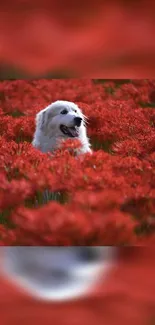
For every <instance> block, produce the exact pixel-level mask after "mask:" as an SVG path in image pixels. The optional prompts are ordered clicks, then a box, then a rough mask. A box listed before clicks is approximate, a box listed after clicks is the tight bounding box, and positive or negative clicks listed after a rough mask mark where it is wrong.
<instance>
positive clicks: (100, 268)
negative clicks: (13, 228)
mask: <svg viewBox="0 0 155 325" xmlns="http://www.w3.org/2000/svg"><path fill="white" fill-rule="evenodd" d="M111 259H113V250H111V248H110V247H69V248H68V247H55V248H54V247H31V248H29V247H13V248H11V247H7V248H5V255H4V265H5V272H6V273H7V274H8V275H11V274H12V276H13V278H14V280H15V279H17V280H18V283H19V284H20V285H21V286H22V287H25V289H26V290H27V291H29V292H30V293H31V294H32V295H36V296H38V297H40V298H42V299H47V300H48V299H49V300H57V301H62V300H66V299H73V298H76V297H78V296H81V295H83V294H84V293H87V292H88V291H89V290H92V286H94V285H95V284H96V282H98V277H99V275H100V274H101V273H103V272H105V271H106V272H107V268H108V269H109V267H110V265H111Z"/></svg>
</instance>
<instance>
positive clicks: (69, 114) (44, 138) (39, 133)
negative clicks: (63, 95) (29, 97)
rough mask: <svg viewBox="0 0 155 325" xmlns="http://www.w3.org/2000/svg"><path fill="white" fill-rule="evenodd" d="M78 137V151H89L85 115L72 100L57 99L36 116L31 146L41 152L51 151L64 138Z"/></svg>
mask: <svg viewBox="0 0 155 325" xmlns="http://www.w3.org/2000/svg"><path fill="white" fill-rule="evenodd" d="M68 138H70V139H79V140H80V142H81V148H80V149H79V151H78V154H80V153H87V152H89V153H91V152H92V151H91V149H90V142H89V139H88V137H87V133H86V117H85V116H84V115H83V114H82V112H81V109H80V108H79V107H78V106H77V105H76V104H74V103H73V102H69V101H63V100H57V101H56V102H54V103H52V104H50V105H49V106H47V107H46V108H45V109H43V110H42V111H40V112H39V113H38V114H37V116H36V130H35V134H34V139H33V142H32V144H33V146H34V147H35V148H38V149H40V150H41V151H42V152H48V151H53V150H55V149H57V148H58V147H59V146H60V145H61V141H62V140H65V139H68Z"/></svg>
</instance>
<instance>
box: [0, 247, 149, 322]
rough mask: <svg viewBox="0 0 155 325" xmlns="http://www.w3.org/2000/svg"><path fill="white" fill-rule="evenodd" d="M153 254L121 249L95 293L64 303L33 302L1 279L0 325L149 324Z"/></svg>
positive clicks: (143, 249) (136, 249) (143, 250)
mask: <svg viewBox="0 0 155 325" xmlns="http://www.w3.org/2000/svg"><path fill="white" fill-rule="evenodd" d="M154 253H155V252H154V249H153V248H150V249H148V248H146V249H145V248H125V249H124V251H123V252H122V253H121V254H120V257H119V259H118V265H117V266H116V267H115V268H114V269H113V270H112V271H111V274H110V275H109V277H108V278H107V280H106V282H104V281H103V283H100V287H99V288H96V292H93V293H92V295H90V296H88V297H87V298H82V299H79V300H77V301H71V302H65V303H58V304H57V303H44V302H41V301H36V300H33V299H31V298H30V297H27V296H24V294H22V293H21V292H20V291H19V290H17V289H16V288H15V287H13V285H11V284H9V283H8V282H6V281H5V280H2V278H1V279H0V287H1V291H0V312H1V325H19V324H22V325H27V324H29V325H32V324H38V325H42V324H44V325H51V324H57V325H73V324H74V325H83V324H86V325H96V324H97V325H104V324H105V325H120V324H122V325H123V324H126V325H131V324H132V325H151V324H152V325H153V324H154V322H155V277H154V270H155V257H154V256H155V254H154Z"/></svg>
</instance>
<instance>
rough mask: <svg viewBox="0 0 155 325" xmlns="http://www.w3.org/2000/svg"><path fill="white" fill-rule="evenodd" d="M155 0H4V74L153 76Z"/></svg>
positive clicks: (0, 58)
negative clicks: (96, 0) (95, 0)
mask: <svg viewBox="0 0 155 325" xmlns="http://www.w3.org/2000/svg"><path fill="white" fill-rule="evenodd" d="M154 34H155V2H154V1H146V0H141V1H136V2H135V1H101V0H99V1H98V2H94V1H88V0H87V1H84V2H83V1H81V0H79V1H72V0H64V1H62V0H58V1H53V0H51V1H42V0H38V1H36V0H33V1H30V0H25V1H24V0H23V1H22V0H14V1H13V2H11V1H9V0H7V1H5V2H2V3H1V4H0V62H1V75H0V78H12V77H13V78H14V77H15V78H18V77H29V76H40V77H41V76H43V77H48V76H49V77H50V76H53V75H54V76H56V77H57V76H58V77H59V76H60V77H64V76H66V77H74V76H82V77H93V78H96V77H97V78H125V77H128V78H143V77H145V78H149V77H153V76H154V73H155V62H154V55H155V42H154Z"/></svg>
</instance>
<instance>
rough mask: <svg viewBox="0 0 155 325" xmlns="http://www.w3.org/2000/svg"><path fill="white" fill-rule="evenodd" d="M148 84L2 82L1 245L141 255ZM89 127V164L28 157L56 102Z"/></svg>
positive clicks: (148, 207)
mask: <svg viewBox="0 0 155 325" xmlns="http://www.w3.org/2000/svg"><path fill="white" fill-rule="evenodd" d="M154 91H155V80H138V81H137V80H128V81H124V82H121V81H119V80H112V81H110V80H90V79H89V80H86V79H73V80H72V79H69V80H68V79H67V80H65V79H64V80H63V79H61V80H55V79H53V80H45V79H42V80H31V81H24V80H16V81H2V82H0V115H1V116H0V177H1V182H0V245H143V244H144V243H145V244H147V243H150V242H151V243H152V242H154V238H155V185H154V184H155V108H154V107H155V103H154V95H153V94H154ZM57 99H63V100H69V101H73V102H75V103H77V104H78V105H79V107H80V108H81V109H82V111H83V112H84V114H85V115H86V116H87V117H88V136H89V137H90V140H91V144H92V148H93V154H92V155H90V154H86V155H84V156H79V157H76V158H75V156H74V150H68V149H74V148H75V147H78V145H79V144H78V142H77V143H76V142H74V143H73V142H72V141H71V140H68V141H66V142H65V143H64V145H63V147H62V148H61V149H59V150H57V151H56V152H54V153H48V154H44V153H41V152H40V151H39V150H37V149H35V148H33V146H32V144H31V142H32V138H33V133H34V130H35V115H36V113H37V112H38V111H39V110H41V109H43V108H44V107H45V106H46V105H48V104H49V103H51V102H53V101H55V100H57Z"/></svg>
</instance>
